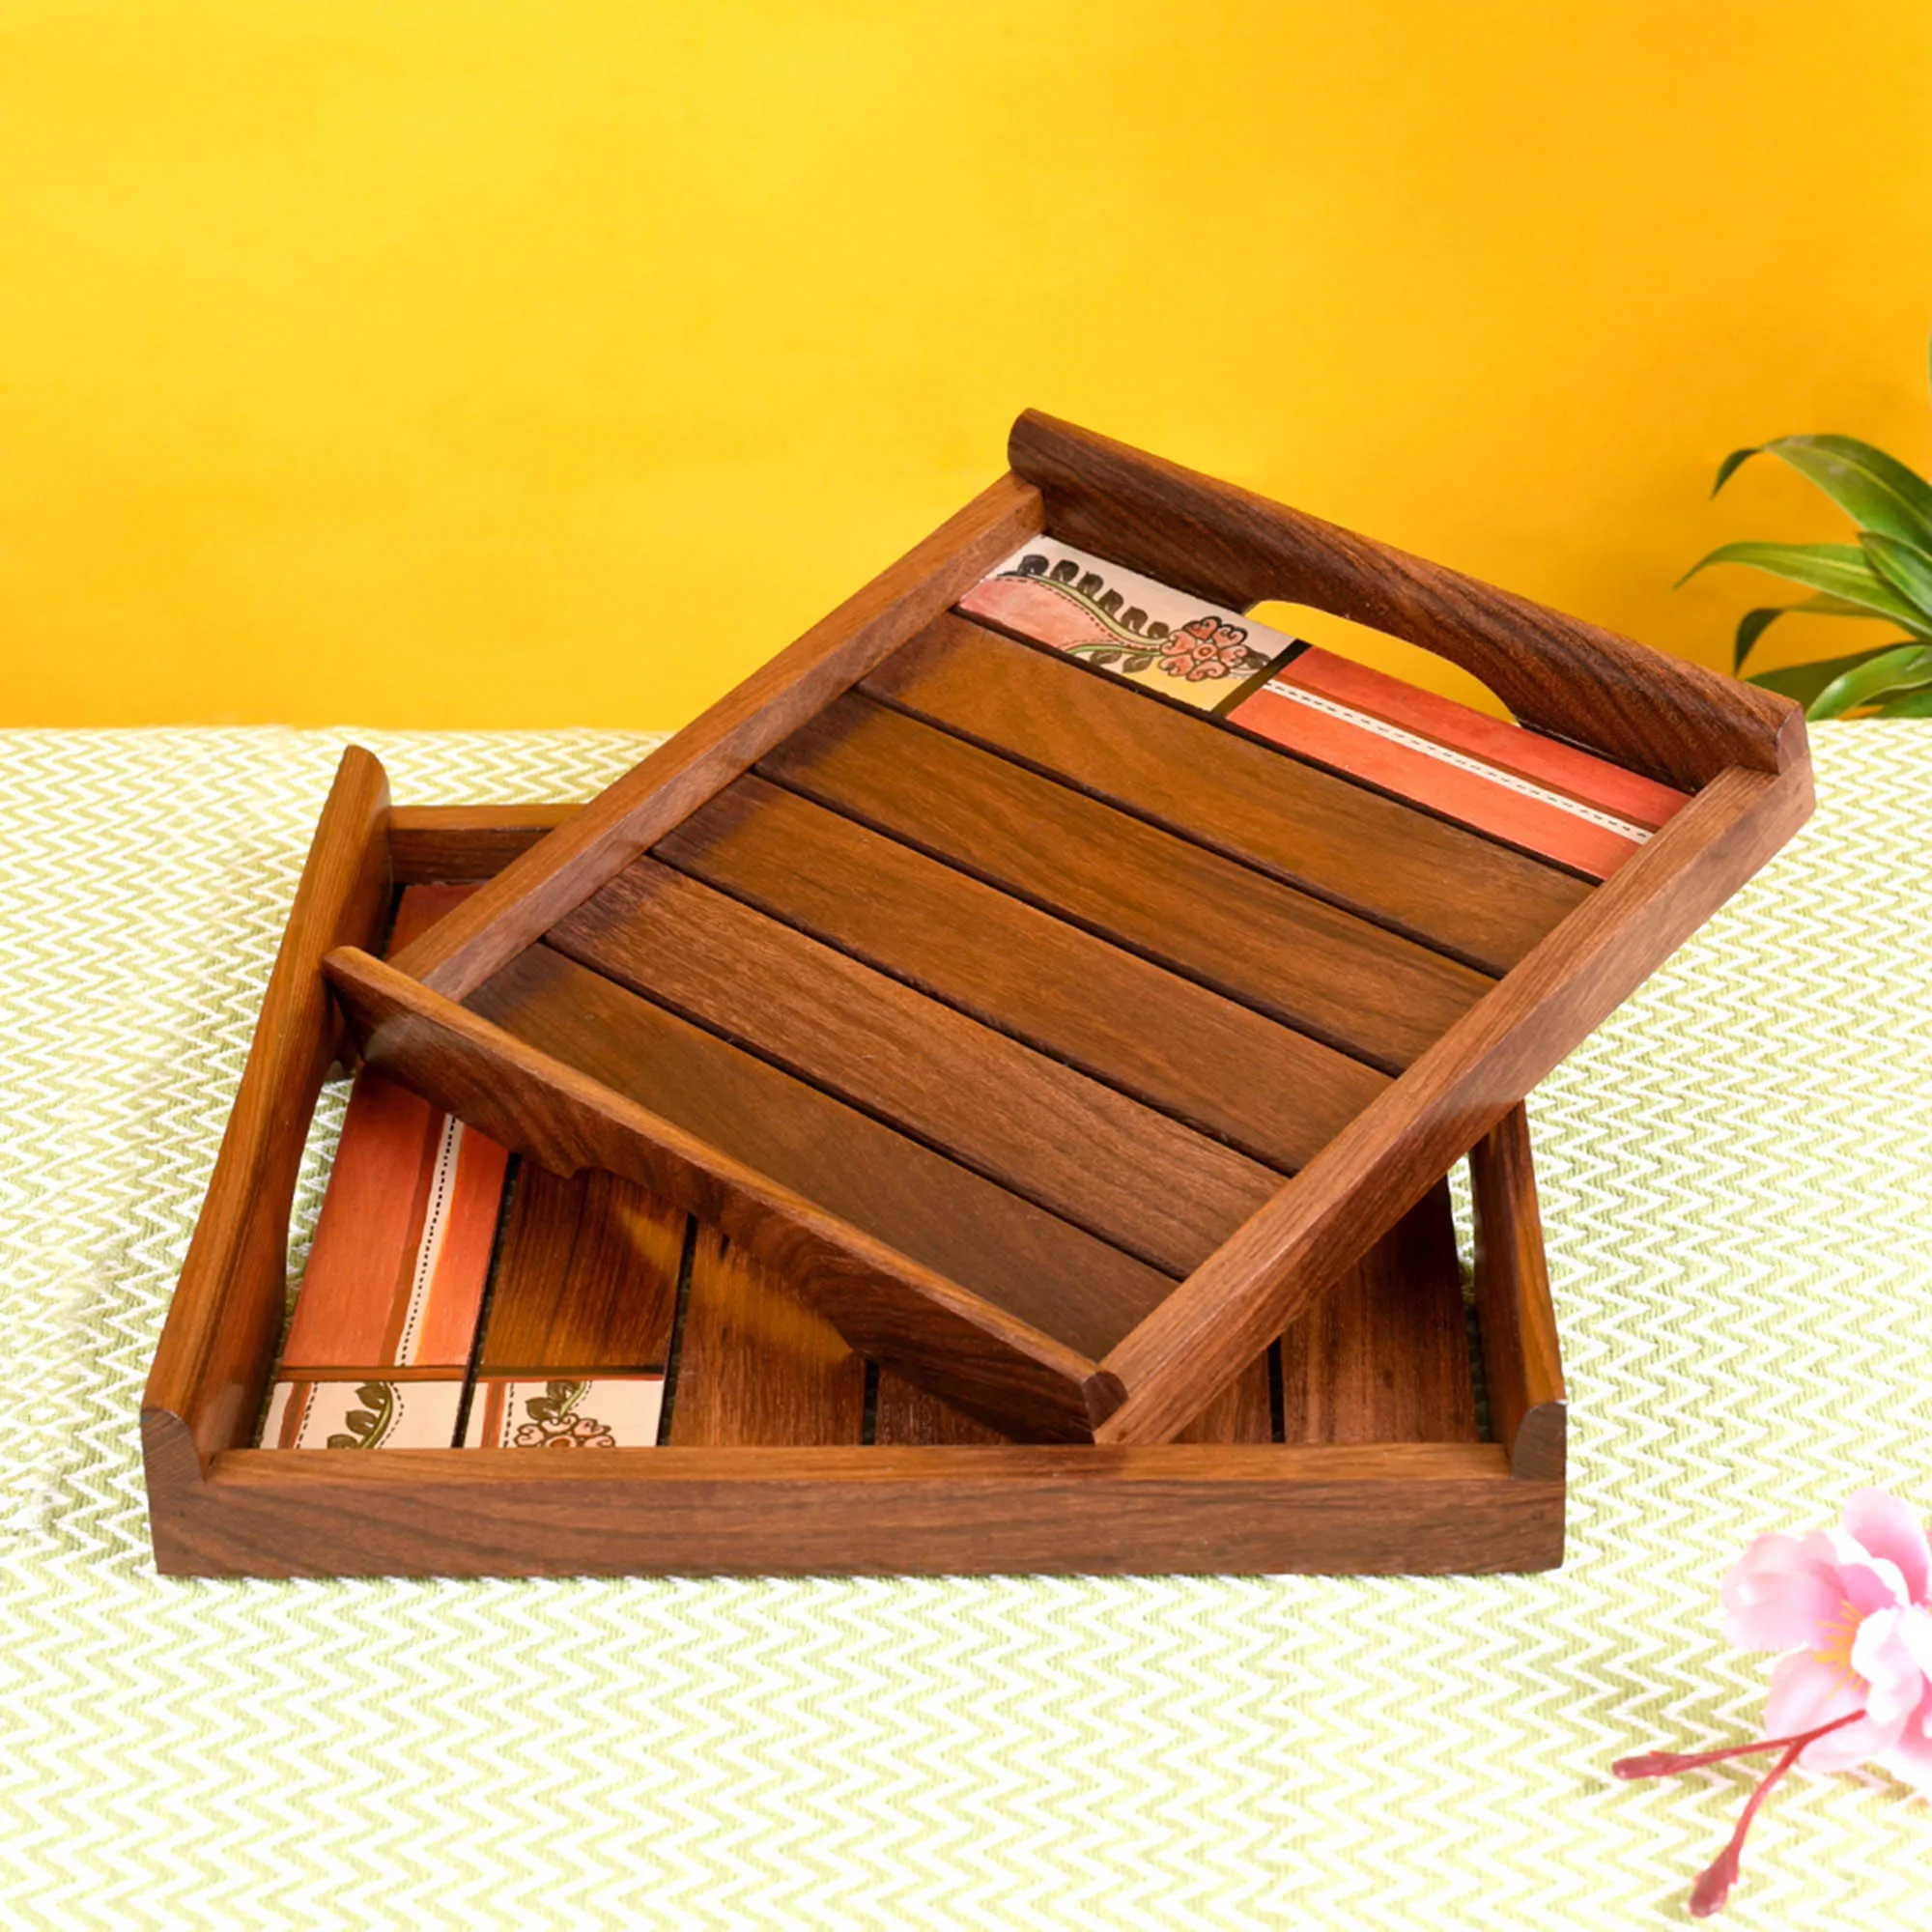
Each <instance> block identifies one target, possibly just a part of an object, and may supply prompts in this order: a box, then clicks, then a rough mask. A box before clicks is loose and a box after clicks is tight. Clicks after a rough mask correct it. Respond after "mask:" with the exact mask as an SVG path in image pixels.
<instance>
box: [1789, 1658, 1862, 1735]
mask: <svg viewBox="0 0 1932 1932" xmlns="http://www.w3.org/2000/svg"><path fill="white" fill-rule="evenodd" d="M1864 1702H1865V1687H1864V1685H1863V1683H1862V1682H1861V1680H1860V1679H1859V1678H1857V1677H1854V1676H1853V1675H1852V1673H1851V1672H1850V1671H1849V1670H1844V1669H1840V1668H1839V1666H1838V1665H1837V1664H1835V1663H1828V1662H1826V1661H1825V1660H1824V1659H1823V1658H1821V1657H1817V1656H1814V1655H1813V1653H1812V1652H1810V1651H1808V1650H1801V1651H1799V1652H1797V1653H1796V1654H1795V1655H1794V1656H1791V1657H1781V1658H1779V1659H1778V1661H1777V1662H1776V1665H1775V1666H1774V1667H1773V1669H1772V1673H1771V1693H1770V1695H1769V1696H1767V1697H1766V1699H1765V1702H1764V1728H1765V1735H1766V1736H1767V1737H1773V1738H1793V1737H1796V1736H1798V1735H1799V1733H1800V1732H1802V1731H1814V1730H1816V1729H1817V1728H1818V1726H1819V1725H1820V1724H1829V1723H1830V1722H1831V1721H1832V1719H1833V1718H1849V1717H1850V1716H1851V1715H1852V1713H1853V1712H1854V1711H1861V1710H1863V1709H1864ZM1860 1728H1861V1726H1859V1725H1857V1724H1848V1725H1847V1726H1846V1729H1847V1730H1854V1731H1855V1730H1858V1729H1860Z"/></svg>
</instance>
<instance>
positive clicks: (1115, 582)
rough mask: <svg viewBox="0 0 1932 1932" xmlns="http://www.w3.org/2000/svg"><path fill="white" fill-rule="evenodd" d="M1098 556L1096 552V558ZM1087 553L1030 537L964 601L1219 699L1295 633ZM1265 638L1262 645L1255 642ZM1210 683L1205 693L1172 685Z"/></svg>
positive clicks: (1079, 650)
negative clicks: (1033, 542) (1100, 564)
mask: <svg viewBox="0 0 1932 1932" xmlns="http://www.w3.org/2000/svg"><path fill="white" fill-rule="evenodd" d="M1095 561H1097V560H1095ZM1106 570H1107V572H1108V573H1110V574H1103V573H1102V571H1101V570H1100V569H1097V568H1094V567H1093V564H1092V563H1090V561H1089V560H1088V559H1087V558H1086V557H1085V556H1084V555H1082V554H1071V555H1069V554H1066V553H1065V551H1064V550H1063V549H1061V548H1060V547H1058V546H1050V545H1048V546H1030V547H1029V548H1028V549H1027V550H1025V551H1023V552H1022V553H1021V554H1019V555H1017V556H1014V557H1011V558H1009V560H1008V561H1007V562H1006V563H1005V564H1003V565H1002V566H1001V567H1000V568H999V569H998V570H997V571H995V572H994V573H993V574H992V575H991V576H989V577H987V578H986V579H985V580H984V581H983V582H980V583H979V584H978V585H976V586H975V587H974V589H973V590H972V592H971V593H969V595H967V596H966V597H964V598H962V599H961V600H960V608H961V609H962V610H964V611H969V612H971V613H972V614H973V615H975V616H978V617H983V618H987V619H990V620H991V621H992V622H993V623H996V624H999V625H1001V626H1002V627H1003V628H1005V629H1007V630H1009V631H1012V632H1014V633H1015V634H1016V635H1018V636H1020V637H1023V638H1030V639H1034V641H1036V642H1037V643H1043V644H1047V645H1050V646H1051V647H1052V648H1054V649H1056V650H1062V651H1065V653H1066V655H1067V656H1068V657H1071V658H1078V659H1080V660H1081V661H1082V662H1083V663H1086V664H1090V665H1093V666H1094V667H1096V668H1099V669H1102V670H1111V671H1114V672H1115V673H1116V674H1117V675H1119V676H1122V677H1129V678H1134V679H1136V680H1138V681H1142V682H1147V683H1151V684H1153V685H1154V686H1155V688H1156V689H1161V688H1163V681H1164V680H1173V681H1174V682H1173V684H1172V685H1167V686H1166V687H1165V688H1167V689H1168V690H1169V691H1170V692H1173V693H1174V695H1177V696H1179V695H1184V696H1185V697H1186V700H1187V701H1188V702H1189V703H1194V704H1211V703H1218V702H1219V700H1220V699H1221V698H1222V697H1223V696H1226V695H1227V694H1228V693H1229V692H1230V691H1231V690H1232V689H1233V686H1231V685H1230V684H1229V683H1228V680H1230V679H1232V680H1234V681H1235V684H1245V683H1247V682H1249V681H1250V680H1252V679H1254V678H1256V677H1259V676H1260V675H1262V674H1263V673H1264V672H1265V671H1267V670H1268V669H1269V668H1271V667H1272V666H1274V665H1275V664H1276V663H1277V662H1278V660H1279V659H1280V658H1281V657H1282V655H1283V653H1284V652H1285V651H1287V650H1291V649H1293V647H1294V640H1293V639H1291V638H1286V637H1282V636H1281V635H1280V634H1278V633H1276V632H1273V631H1270V630H1268V629H1267V627H1266V626H1265V625H1257V624H1253V623H1251V622H1250V621H1249V620H1247V619H1245V618H1242V617H1240V616H1239V615H1238V614H1237V613H1236V612H1234V611H1221V610H1217V609H1214V608H1212V607H1210V606H1208V605H1206V604H1204V603H1202V602H1200V601H1198V600H1194V599H1189V598H1186V597H1185V596H1184V594H1183V593H1181V592H1179V591H1177V590H1174V589H1172V588H1171V587H1170V586H1168V585H1166V584H1162V583H1156V582H1153V581H1152V580H1151V579H1149V578H1142V577H1138V576H1136V575H1135V573H1133V572H1132V571H1128V570H1122V569H1121V568H1120V567H1119V566H1117V565H1108V566H1106ZM1258 644H1260V645H1263V646H1265V648H1262V649H1258V648H1257V645H1258ZM1187 685H1206V686H1208V687H1211V689H1210V690H1209V691H1208V692H1204V693H1201V694H1198V695H1197V694H1196V693H1193V692H1185V693H1184V694H1183V693H1181V692H1178V691H1175V686H1181V687H1184V686H1187Z"/></svg>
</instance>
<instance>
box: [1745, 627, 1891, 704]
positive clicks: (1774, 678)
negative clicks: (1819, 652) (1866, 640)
mask: <svg viewBox="0 0 1932 1932" xmlns="http://www.w3.org/2000/svg"><path fill="white" fill-rule="evenodd" d="M1907 642H1908V639H1904V638H1888V639H1886V640H1885V642H1884V643H1882V644H1874V645H1873V646H1872V647H1871V649H1870V650H1868V651H1853V652H1851V653H1850V654H1849V655H1847V656H1845V657H1841V658H1820V659H1819V660H1818V661H1817V663H1815V664H1800V665H1781V666H1779V668H1777V669H1776V670H1761V671H1756V672H1754V673H1753V674H1752V675H1751V676H1749V677H1747V679H1746V680H1745V682H1746V683H1747V684H1755V685H1759V686H1761V687H1762V688H1763V689H1764V690H1766V691H1775V692H1776V693H1777V695H1778V696H1780V697H1789V698H1792V699H1794V700H1795V701H1796V702H1797V703H1800V704H1809V703H1810V702H1811V700H1812V699H1813V698H1814V697H1816V696H1818V694H1819V693H1820V692H1821V691H1823V690H1824V689H1825V687H1826V686H1827V685H1828V684H1830V683H1831V682H1832V681H1833V679H1834V678H1839V677H1843V676H1844V674H1845V673H1846V672H1847V671H1848V670H1857V669H1858V668H1859V667H1860V666H1861V665H1867V664H1870V663H1871V662H1872V660H1873V659H1874V658H1882V657H1885V656H1886V655H1887V654H1888V653H1889V652H1891V651H1895V650H1897V649H1898V648H1899V646H1900V645H1901V644H1906V643H1907Z"/></svg>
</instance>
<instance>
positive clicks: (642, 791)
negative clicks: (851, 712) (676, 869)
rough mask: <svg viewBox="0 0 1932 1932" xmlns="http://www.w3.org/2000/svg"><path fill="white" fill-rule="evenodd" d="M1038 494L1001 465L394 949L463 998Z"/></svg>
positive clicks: (945, 595) (1000, 546)
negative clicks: (898, 553) (464, 900)
mask: <svg viewBox="0 0 1932 1932" xmlns="http://www.w3.org/2000/svg"><path fill="white" fill-rule="evenodd" d="M1039 518H1040V505H1039V497H1038V494H1037V492H1036V491H1034V490H1031V489H1029V488H1028V487H1027V486H1026V485H1025V484H1023V483H1021V482H1019V481H1017V480H1016V479H1015V478H1013V477H1011V476H1006V477H1002V478H1001V479H1000V481H999V482H997V483H995V484H993V485H992V486H991V487H990V488H989V489H987V490H985V491H983V492H981V493H980V496H979V497H975V498H974V500H973V501H972V502H971V503H969V504H968V505H967V506H966V508H965V509H963V510H961V511H960V512H959V513H958V515H957V516H954V517H952V518H951V519H950V520H949V521H948V522H946V523H945V524H943V525H941V526H940V527H939V528H938V529H937V530H935V531H934V532H933V534H932V535H931V536H929V537H927V538H926V539H925V541H924V542H923V543H922V544H920V545H918V546H917V547H916V548H914V549H913V550H912V551H910V552H908V554H906V555H905V556H903V557H902V558H900V560H899V561H898V562H897V563H895V564H894V565H893V566H892V567H891V568H890V569H888V570H886V571H883V572H882V573H881V574H880V575H879V576H878V577H876V578H874V579H873V580H872V582H870V583H868V584H867V586H866V587H865V589H863V590H862V591H860V592H859V593H858V595H857V596H855V597H852V598H849V599H847V601H846V602H845V603H843V604H841V605H840V606H839V607H838V610H837V611H833V613H832V614H831V615H830V616H829V617H826V618H825V619H823V620H822V621H821V622H819V623H817V624H815V625H813V626H812V628H811V629H810V630H809V631H808V632H807V633H806V634H805V635H804V637H802V638H800V639H798V641H797V642H796V643H794V644H792V645H790V646H789V647H788V648H786V649H785V650H782V651H781V652H780V653H779V655H778V656H777V657H775V658H773V659H772V660H771V661H770V663H768V664H766V665H764V666H762V667H761V668H759V669H757V670H755V671H753V674H752V675H751V676H750V677H748V678H747V679H746V680H745V681H744V683H742V684H740V685H738V686H736V687H735V688H734V689H733V690H731V691H729V692H727V693H726V694H725V696H723V697H722V698H720V699H719V700H718V702H717V703H716V704H714V705H712V706H711V708H710V709H709V710H708V711H706V712H704V713H703V714H702V715H701V716H700V717H698V718H696V720H694V721H693V723H691V724H690V725H686V726H685V727H684V729H683V730H682V731H680V732H678V733H677V735H676V736H675V737H673V738H671V739H670V740H669V741H668V743H667V744H664V745H661V746H660V747H659V748H658V749H657V750H656V751H655V752H653V753H651V754H650V755H649V756H648V757H647V758H645V759H644V760H643V761H642V762H641V763H640V764H639V765H637V766H635V767H633V769H632V770H631V771H629V772H627V773H626V774H625V775H624V777H622V778H621V779H619V780H618V781H616V782H615V783H614V784H611V785H609V786H607V787H606V788H605V789H604V790H603V791H601V792H599V793H598V795H597V797H596V798H595V799H593V800H592V801H591V802H590V804H588V805H587V806H585V807H584V809H583V810H582V811H581V812H578V813H576V814H575V815H574V816H573V817H571V818H570V819H569V820H568V821H567V822H566V823H564V824H562V825H560V826H558V827H557V829H556V830H555V831H554V832H553V833H552V834H551V835H550V837H549V838H545V839H543V840H542V841H541V842H540V843H539V844H536V845H533V846H531V847H530V848H529V849H528V850H527V851H526V852H525V853H523V854H522V855H520V856H519V857H518V858H516V859H514V860H513V861H511V863H510V864H509V865H508V866H506V867H504V868H503V870H502V871H500V872H498V873H497V875H496V876H495V877H494V878H493V879H492V880H491V881H490V882H489V884H488V885H487V886H486V887H485V888H484V889H483V891H481V892H479V893H478V894H477V895H476V896H475V897H474V898H473V899H471V900H470V901H469V903H468V904H467V905H465V906H463V907H462V908H461V909H460V910H459V911H457V912H456V913H454V914H452V915H451V917H450V918H449V919H447V920H445V921H443V922H441V923H440V924H439V925H438V926H437V928H436V930H435V931H434V932H433V933H431V934H428V935H426V936H425V937H424V938H423V939H422V940H420V941H418V942H417V944H416V945H414V946H412V947H411V948H409V949H408V950H407V951H406V952H403V953H401V954H399V955H398V957H397V961H396V964H397V966H398V967H399V968H400V969H401V970H402V971H403V972H404V973H406V974H408V975H409V976H410V977H411V978H412V979H415V980H421V981H422V982H423V983H424V984H425V985H427V986H429V987H430V988H431V989H432V990H434V991H436V992H440V993H442V994H443V995H445V996H446V997H448V998H451V999H461V998H463V997H464V996H465V995H466V994H468V993H469V992H471V991H473V990H474V989H475V988H476V987H477V986H479V985H481V984H482V982H483V981H484V980H487V979H488V978H489V977H490V975H491V974H492V973H494V972H495V971H496V970H497V967H499V966H501V965H503V964H504V963H505V962H506V961H508V960H510V959H512V958H514V957H515V956H516V954H517V953H519V952H522V951H523V950H524V949H525V947H526V946H529V945H532V944H534V943H535V941H536V940H537V939H538V938H540V937H541V936H542V934H543V933H545V932H546V931H548V930H549V928H550V927H551V926H553V925H554V924H555V923H556V922H557V921H558V920H559V919H561V918H563V916H564V915H565V914H566V913H568V912H570V911H571V910H572V908H573V907H575V906H578V905H581V904H582V902H583V901H584V900H585V899H586V898H588V897H589V896H590V895H591V894H592V893H594V892H596V891H597V889H598V888H599V887H600V886H602V885H604V884H605V883H606V882H607V881H608V880H610V879H611V878H612V877H613V876H614V875H615V874H616V873H618V872H620V871H622V870H623V868H624V867H626V866H628V865H629V864H630V863H631V861H632V860H633V859H635V858H637V857H638V856H639V853H641V852H643V851H645V850H646V849H647V848H648V847H649V846H650V845H651V844H652V843H653V841H654V840H656V839H657V838H661V837H662V836H663V835H664V834H665V833H667V832H668V831H669V830H670V828H671V827H672V826H673V825H675V824H677V823H678V821H679V820H680V819H682V818H683V817H685V815H686V814H687V813H689V812H690V811H692V810H695V809H696V807H697V806H699V805H702V804H703V803H704V801H705V800H706V799H707V798H710V797H711V796H712V795H713V794H714V793H716V792H718V791H720V790H722V789H723V788H724V787H725V785H727V784H729V783H730V782H731V781H732V780H733V779H734V778H736V777H737V776H738V774H739V773H740V772H742V771H744V770H745V769H746V768H747V767H748V766H750V765H751V764H752V763H753V762H754V761H755V760H756V759H757V758H758V757H759V756H760V755H761V754H762V753H765V752H767V751H769V750H770V749H771V747H772V746H773V745H775V744H777V743H778V742H779V740H780V739H781V738H782V737H784V735H785V734H786V733H787V732H788V731H790V730H791V729H792V728H793V726H795V725H798V724H800V723H802V722H803V721H804V720H805V719H807V718H809V717H810V716H811V714H812V713H813V712H815V711H817V710H818V709H819V708H820V707H821V706H822V705H824V704H825V703H826V702H827V701H828V700H830V699H831V698H834V697H836V696H838V694H839V693H840V692H841V691H844V690H846V689H848V688H849V687H850V686H851V685H853V684H856V683H857V682H858V681H859V679H860V678H862V677H864V676H865V674H866V673H867V671H868V670H870V669H871V668H872V667H873V666H874V665H875V664H877V663H878V662H879V660H880V659H881V658H883V657H885V656H886V655H887V654H888V653H889V652H891V651H892V650H893V649H895V647H896V646H897V645H898V644H900V643H902V642H903V641H904V640H905V639H907V638H909V637H911V636H912V635H913V633H914V632H916V631H917V630H919V629H920V628H921V626H922V625H923V624H926V623H928V622H929V621H930V620H931V619H932V618H933V617H934V616H936V615H937V614H938V613H939V612H940V611H943V610H945V609H946V607H947V606H948V605H949V604H951V603H952V601H953V600H954V599H955V598H956V597H957V596H959V594H960V593H961V592H962V591H964V590H965V589H966V588H967V587H968V585H970V584H972V583H975V582H978V581H979V579H980V577H982V576H983V575H984V574H985V572H986V571H987V570H989V569H990V568H991V567H992V566H993V565H994V564H995V563H997V562H998V561H999V560H1000V558H1001V557H1003V556H1005V555H1006V554H1008V553H1009V551H1010V550H1011V549H1012V548H1013V547H1014V545H1016V544H1019V543H1022V542H1024V541H1025V540H1026V538H1028V537H1029V536H1031V535H1033V534H1034V532H1035V531H1037V529H1038V528H1039Z"/></svg>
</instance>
